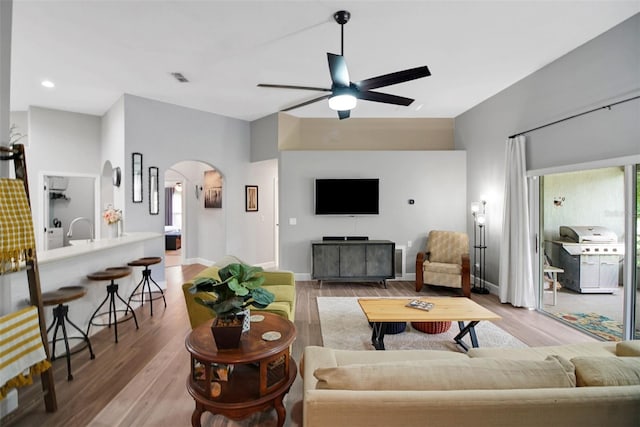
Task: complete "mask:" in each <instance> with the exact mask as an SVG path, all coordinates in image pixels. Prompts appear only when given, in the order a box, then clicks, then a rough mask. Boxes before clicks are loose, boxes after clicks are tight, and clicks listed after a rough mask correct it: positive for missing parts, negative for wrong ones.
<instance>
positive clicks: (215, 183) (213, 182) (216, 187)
mask: <svg viewBox="0 0 640 427" xmlns="http://www.w3.org/2000/svg"><path fill="white" fill-rule="evenodd" d="M196 191H197V190H196ZM204 207H205V209H221V208H222V175H221V174H220V172H218V171H217V170H209V171H205V172H204Z"/></svg>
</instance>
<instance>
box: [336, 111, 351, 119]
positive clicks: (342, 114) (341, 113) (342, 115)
mask: <svg viewBox="0 0 640 427" xmlns="http://www.w3.org/2000/svg"><path fill="white" fill-rule="evenodd" d="M350 115H351V110H345V111H338V118H339V119H340V120H343V119H348V118H349V116H350Z"/></svg>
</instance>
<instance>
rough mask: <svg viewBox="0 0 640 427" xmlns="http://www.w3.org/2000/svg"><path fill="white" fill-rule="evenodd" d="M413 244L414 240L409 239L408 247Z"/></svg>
mask: <svg viewBox="0 0 640 427" xmlns="http://www.w3.org/2000/svg"><path fill="white" fill-rule="evenodd" d="M411 245H413V242H412V241H411V240H409V241H408V242H407V247H408V248H410V247H411Z"/></svg>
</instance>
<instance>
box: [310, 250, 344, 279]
mask: <svg viewBox="0 0 640 427" xmlns="http://www.w3.org/2000/svg"><path fill="white" fill-rule="evenodd" d="M311 251H312V252H313V253H312V259H313V272H312V278H314V279H318V278H323V277H339V276H340V247H339V246H338V245H312V246H311Z"/></svg>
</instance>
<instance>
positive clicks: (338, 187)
mask: <svg viewBox="0 0 640 427" xmlns="http://www.w3.org/2000/svg"><path fill="white" fill-rule="evenodd" d="M378 181H379V180H378V179H377V178H371V179H316V188H315V207H316V215H377V214H378V213H379V209H378V196H379V189H378V187H379V186H378Z"/></svg>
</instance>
